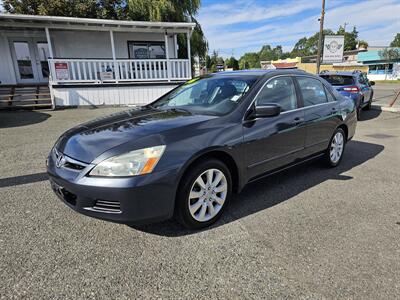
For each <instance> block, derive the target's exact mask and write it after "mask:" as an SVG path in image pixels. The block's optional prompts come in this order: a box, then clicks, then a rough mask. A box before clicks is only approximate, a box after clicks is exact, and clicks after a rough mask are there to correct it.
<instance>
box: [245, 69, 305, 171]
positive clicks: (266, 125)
mask: <svg viewBox="0 0 400 300" xmlns="http://www.w3.org/2000/svg"><path fill="white" fill-rule="evenodd" d="M272 103H273V104H278V105H279V106H280V107H281V109H282V112H281V113H280V115H278V116H275V117H269V118H259V119H256V120H251V121H245V122H244V124H243V136H244V142H245V144H244V145H245V160H246V166H247V173H248V178H253V177H256V176H257V175H260V174H262V173H265V172H268V171H271V170H273V169H276V168H278V167H281V166H283V165H286V164H289V163H291V162H293V161H294V160H295V159H296V158H297V157H299V156H300V155H301V152H302V151H303V150H304V143H305V127H304V111H303V110H302V109H299V106H298V105H299V101H298V97H297V92H296V87H295V82H294V79H293V78H292V77H290V76H279V77H275V78H272V79H270V80H268V81H267V83H266V84H265V85H264V86H263V87H262V88H261V90H260V92H259V93H258V95H257V96H256V99H255V102H254V104H256V105H266V104H272Z"/></svg>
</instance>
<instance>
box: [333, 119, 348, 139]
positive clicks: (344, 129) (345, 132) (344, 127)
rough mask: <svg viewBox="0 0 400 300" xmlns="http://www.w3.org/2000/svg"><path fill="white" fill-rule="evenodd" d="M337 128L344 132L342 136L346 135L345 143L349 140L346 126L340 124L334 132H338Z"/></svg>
mask: <svg viewBox="0 0 400 300" xmlns="http://www.w3.org/2000/svg"><path fill="white" fill-rule="evenodd" d="M339 128H341V129H342V130H343V131H344V134H345V135H346V141H347V140H348V138H349V128H348V127H347V125H346V124H345V123H342V124H340V125H339V126H338V127H337V128H336V130H338V129H339ZM336 130H335V131H336Z"/></svg>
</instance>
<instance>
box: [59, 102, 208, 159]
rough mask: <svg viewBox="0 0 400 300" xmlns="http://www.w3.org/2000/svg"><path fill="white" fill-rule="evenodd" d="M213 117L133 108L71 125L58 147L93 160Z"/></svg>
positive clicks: (60, 149)
mask: <svg viewBox="0 0 400 300" xmlns="http://www.w3.org/2000/svg"><path fill="white" fill-rule="evenodd" d="M213 118H215V116H209V115H194V114H191V113H189V112H186V111H180V110H156V109H151V108H141V109H132V110H128V111H124V112H120V113H116V114H112V115H108V116H105V117H101V118H98V119H95V120H92V121H89V122H87V123H84V124H81V125H78V126H76V127H74V128H71V129H70V130H68V131H66V132H65V133H64V134H63V135H62V136H61V137H60V138H59V140H58V141H57V143H56V148H57V150H58V151H60V152H62V153H64V154H65V155H67V156H69V157H71V158H74V159H76V160H79V161H82V162H85V163H90V162H92V161H93V160H94V159H95V158H96V157H98V156H99V155H100V154H102V153H103V152H105V151H107V150H110V149H112V148H114V147H117V146H119V145H122V144H125V143H127V142H131V141H134V140H136V139H140V138H141V137H144V136H150V135H153V134H160V133H162V132H165V131H168V130H170V129H174V128H177V127H182V126H187V125H191V124H195V123H199V122H203V121H207V120H209V119H213Z"/></svg>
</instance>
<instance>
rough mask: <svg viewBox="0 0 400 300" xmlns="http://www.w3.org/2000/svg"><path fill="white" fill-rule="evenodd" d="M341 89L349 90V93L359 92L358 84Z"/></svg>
mask: <svg viewBox="0 0 400 300" xmlns="http://www.w3.org/2000/svg"><path fill="white" fill-rule="evenodd" d="M343 91H346V92H349V93H358V92H360V89H359V88H358V86H355V85H354V86H348V87H345V88H343Z"/></svg>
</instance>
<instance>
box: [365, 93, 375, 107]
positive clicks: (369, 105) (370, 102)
mask: <svg viewBox="0 0 400 300" xmlns="http://www.w3.org/2000/svg"><path fill="white" fill-rule="evenodd" d="M373 97H374V93H371V97H369V101H368V104H367V106H366V107H365V110H370V109H371V107H372V98H373Z"/></svg>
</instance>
